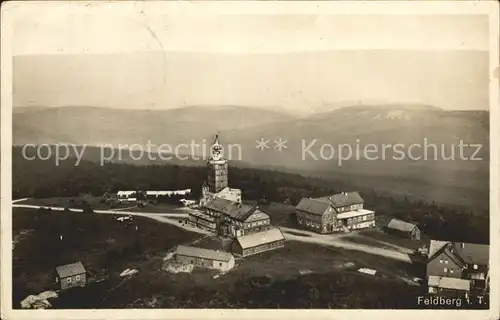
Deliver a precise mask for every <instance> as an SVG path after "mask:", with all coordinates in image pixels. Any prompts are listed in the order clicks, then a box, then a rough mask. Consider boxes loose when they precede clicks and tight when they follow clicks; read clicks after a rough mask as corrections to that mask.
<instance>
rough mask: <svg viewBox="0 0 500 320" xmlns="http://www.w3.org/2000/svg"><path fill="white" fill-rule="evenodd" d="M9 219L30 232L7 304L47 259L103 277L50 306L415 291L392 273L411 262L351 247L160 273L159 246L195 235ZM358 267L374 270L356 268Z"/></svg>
mask: <svg viewBox="0 0 500 320" xmlns="http://www.w3.org/2000/svg"><path fill="white" fill-rule="evenodd" d="M13 223H14V234H19V233H20V232H21V231H23V230H29V229H31V230H32V231H31V232H30V233H29V234H28V235H27V236H25V237H24V238H22V239H21V240H20V241H19V242H18V244H17V245H16V248H15V250H14V252H13V254H14V265H13V268H14V269H13V281H14V292H13V294H14V301H13V303H14V306H19V301H20V300H21V299H23V298H25V297H26V296H27V295H28V294H36V293H39V292H41V291H44V290H47V289H48V286H49V285H50V282H51V278H50V272H51V271H53V269H54V268H55V266H57V265H61V264H66V263H71V262H74V261H82V262H83V263H84V265H85V266H86V267H87V269H89V270H91V271H92V272H93V273H94V274H96V275H98V276H99V275H107V276H109V279H108V280H107V281H105V282H103V283H99V284H92V285H89V286H88V287H86V288H84V289H78V290H73V291H70V292H66V293H64V294H63V295H61V297H60V298H58V299H56V300H54V306H55V307H56V308H119V307H124V308H126V307H137V308H144V307H163V308H203V307H206V308H223V307H226V308H231V307H233V308H236V307H239V308H329V307H330V308H361V307H362V308H370V307H373V308H405V307H412V306H413V303H414V301H416V300H415V297H416V296H417V295H420V294H422V289H421V288H419V287H412V286H408V285H407V284H406V283H404V282H403V281H402V280H401V279H399V278H398V277H400V276H402V277H414V276H419V275H420V272H421V271H422V266H421V265H411V264H405V263H402V262H398V261H395V260H390V259H386V258H381V257H378V256H374V255H370V254H367V253H363V252H358V251H348V250H343V249H338V248H331V247H326V246H320V245H315V244H308V243H302V242H295V241H287V242H286V243H285V247H284V248H280V249H277V250H274V251H269V252H265V253H262V254H258V255H255V256H251V257H248V258H245V259H238V260H237V261H236V264H237V266H236V267H235V268H234V269H233V270H231V271H230V272H228V273H227V274H225V275H222V276H221V277H219V278H218V279H214V278H213V276H214V275H215V274H216V272H215V271H211V270H204V269H195V270H194V271H193V273H190V274H182V273H180V274H170V273H168V272H165V271H162V270H161V267H162V266H163V264H164V261H163V258H164V256H165V254H166V252H167V251H168V250H170V249H172V248H173V247H175V246H176V245H177V244H181V243H182V244H189V243H192V242H193V241H195V240H197V239H200V238H201V237H200V236H199V235H196V234H192V233H189V232H186V231H184V230H181V229H178V228H175V227H173V226H171V225H167V224H161V223H158V222H156V221H153V220H150V219H146V218H138V217H137V218H134V220H133V223H132V224H129V225H128V224H124V223H120V222H118V221H116V219H115V217H110V216H107V215H98V214H83V213H70V214H68V213H63V212H42V213H37V211H36V210H33V209H21V208H14V219H13ZM135 226H137V227H138V230H136V229H135ZM60 234H63V239H64V241H60V240H59V235H60ZM196 246H201V247H208V248H212V249H216V248H219V247H220V241H219V240H218V239H217V238H216V237H206V238H204V239H202V240H201V241H200V242H199V243H197V244H196ZM362 267H364V268H374V269H376V270H378V271H379V273H378V275H376V276H367V275H363V274H360V273H359V272H358V271H357V269H358V268H362ZM126 268H136V269H138V270H139V273H137V274H136V275H134V276H133V277H131V278H130V279H127V280H122V279H120V278H119V277H118V276H117V275H118V274H119V273H120V272H121V271H122V270H124V269H126ZM305 273H308V274H305Z"/></svg>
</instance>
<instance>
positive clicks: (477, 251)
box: [429, 240, 490, 265]
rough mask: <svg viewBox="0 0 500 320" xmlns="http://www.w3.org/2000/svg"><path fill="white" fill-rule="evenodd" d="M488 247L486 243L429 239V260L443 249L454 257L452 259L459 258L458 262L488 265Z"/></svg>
mask: <svg viewBox="0 0 500 320" xmlns="http://www.w3.org/2000/svg"><path fill="white" fill-rule="evenodd" d="M433 244H435V245H434V246H433ZM489 248H490V246H489V245H487V244H475V243H465V242H445V241H435V240H431V244H430V250H429V260H432V259H433V258H434V257H435V256H436V255H437V254H438V253H440V252H443V251H444V252H445V253H446V254H447V255H448V256H450V257H454V258H455V259H454V260H459V261H460V262H461V263H460V264H477V265H489Z"/></svg>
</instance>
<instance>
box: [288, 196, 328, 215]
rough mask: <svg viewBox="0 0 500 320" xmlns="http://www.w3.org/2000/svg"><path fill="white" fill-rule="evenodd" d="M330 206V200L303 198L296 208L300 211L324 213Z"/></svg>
mask: <svg viewBox="0 0 500 320" xmlns="http://www.w3.org/2000/svg"><path fill="white" fill-rule="evenodd" d="M330 206H331V204H330V202H328V201H325V200H324V199H312V198H302V200H300V202H299V203H298V204H297V206H296V207H295V208H296V209H297V210H300V211H305V212H309V213H312V214H317V215H323V213H325V211H326V210H327V209H328V208H329V207H330Z"/></svg>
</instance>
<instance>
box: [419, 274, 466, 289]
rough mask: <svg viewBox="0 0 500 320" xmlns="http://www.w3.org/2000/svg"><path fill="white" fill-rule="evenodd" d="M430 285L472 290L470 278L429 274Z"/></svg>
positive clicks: (428, 283)
mask: <svg viewBox="0 0 500 320" xmlns="http://www.w3.org/2000/svg"><path fill="white" fill-rule="evenodd" d="M427 285H428V286H429V287H438V288H443V289H454V290H462V291H470V280H466V279H460V278H450V277H437V276H429V280H428V282H427Z"/></svg>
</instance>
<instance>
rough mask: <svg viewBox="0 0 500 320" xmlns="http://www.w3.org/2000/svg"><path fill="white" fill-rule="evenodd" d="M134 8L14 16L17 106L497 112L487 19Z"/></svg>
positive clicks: (31, 9) (36, 10)
mask: <svg viewBox="0 0 500 320" xmlns="http://www.w3.org/2000/svg"><path fill="white" fill-rule="evenodd" d="M128 7H129V10H122V11H120V10H116V9H113V8H112V7H110V6H109V5H105V4H104V5H99V6H87V7H86V6H84V5H73V6H60V7H54V6H52V7H51V6H40V5H36V4H31V5H30V6H26V7H24V8H23V10H20V9H19V8H18V9H16V10H13V13H15V17H16V18H15V20H14V41H13V44H12V45H13V46H12V48H13V53H14V55H16V56H18V57H17V58H16V59H15V63H14V104H15V105H16V106H26V105H48V106H68V105H96V106H110V107H124V108H145V107H147V108H170V107H178V106H181V105H183V104H245V105H266V106H268V105H277V106H281V107H283V108H298V109H301V108H302V109H307V108H311V107H314V106H315V105H318V104H323V103H335V102H340V101H354V100H360V101H368V102H369V101H372V100H381V101H392V102H416V103H426V104H433V105H437V106H439V107H444V108H454V109H487V107H488V77H489V75H488V74H489V72H488V53H487V50H488V46H489V43H488V17H487V16H478V15H476V16H472V15H469V16H467V15H454V16H453V15H446V16H445V15H427V16H422V15H420V16H416V15H406V16H395V15H392V16H390V15H384V16H381V15H318V14H307V15H297V14H287V15H275V14H267V15H262V14H260V15H256V14H225V15H220V14H213V13H210V12H208V13H203V11H197V12H196V13H192V14H189V13H186V12H185V11H182V12H175V14H174V13H171V14H166V13H165V12H161V11H158V10H156V9H155V7H154V6H147V5H144V4H136V5H135V6H134V5H132V4H130V3H129V5H128ZM68 8H71V9H68ZM115 8H116V7H115ZM373 50H376V51H373ZM124 53H126V54H124ZM49 55H50V56H49ZM53 55H57V56H55V57H54V56H53Z"/></svg>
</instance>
